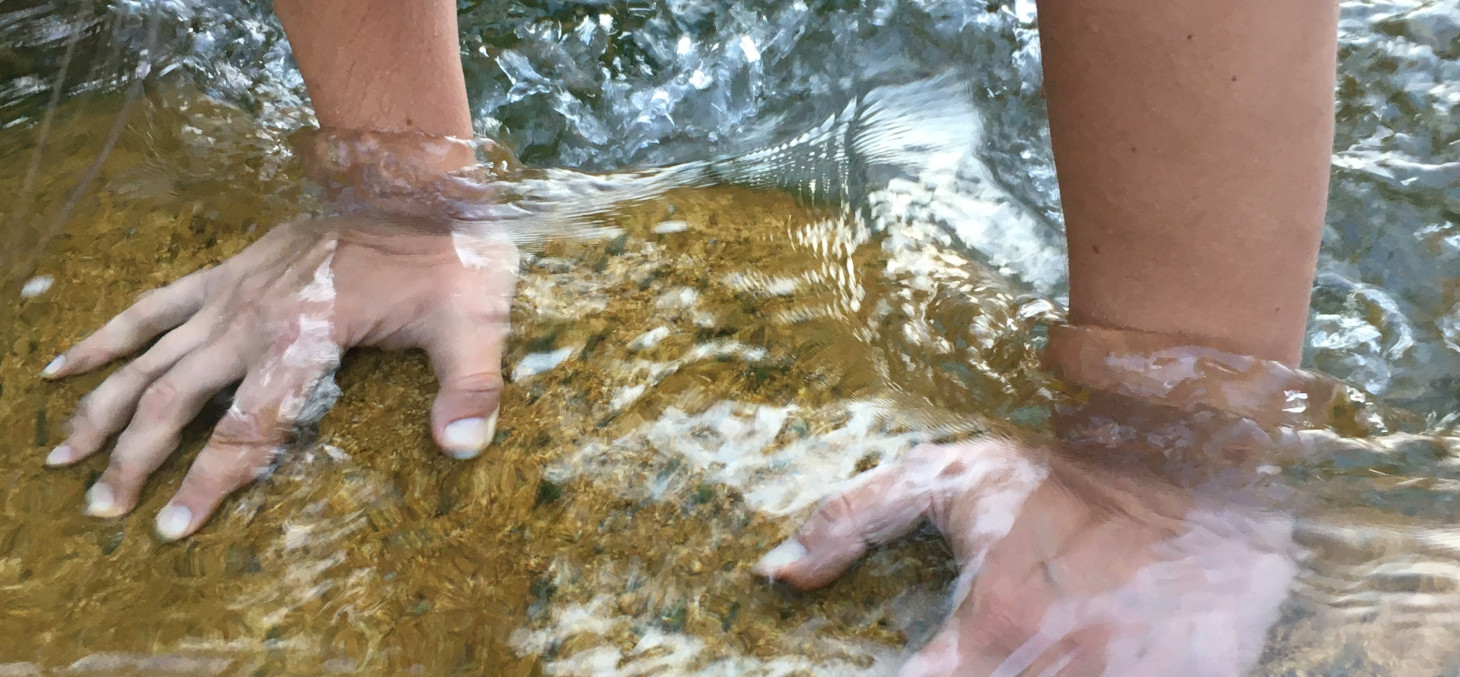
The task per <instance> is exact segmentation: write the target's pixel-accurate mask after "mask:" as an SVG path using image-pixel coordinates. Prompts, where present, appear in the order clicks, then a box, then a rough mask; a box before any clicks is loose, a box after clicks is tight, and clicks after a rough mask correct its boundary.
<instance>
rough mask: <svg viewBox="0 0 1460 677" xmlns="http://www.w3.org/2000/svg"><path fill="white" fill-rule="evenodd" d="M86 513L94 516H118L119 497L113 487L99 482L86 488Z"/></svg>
mask: <svg viewBox="0 0 1460 677" xmlns="http://www.w3.org/2000/svg"><path fill="white" fill-rule="evenodd" d="M86 514H88V515H91V516H92V517H116V516H117V515H118V512H117V499H116V496H115V495H114V494H112V488H111V487H109V486H107V485H105V484H102V483H101V482H97V483H96V484H93V485H91V488H90V489H87V490H86Z"/></svg>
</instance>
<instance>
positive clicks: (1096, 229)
mask: <svg viewBox="0 0 1460 677" xmlns="http://www.w3.org/2000/svg"><path fill="white" fill-rule="evenodd" d="M1337 15H1338V11H1337V3H1336V2H1333V0H1294V1H1292V2H1271V1H1270V0H1232V1H1230V2H1219V3H1210V2H1205V1H1204V0H1169V1H1165V2H1160V1H1156V0H1101V1H1099V2H1068V1H1067V0H1041V2H1040V3H1039V27H1040V42H1041V46H1042V50H1043V56H1044V71H1045V93H1046V96H1047V98H1048V103H1049V117H1050V128H1051V136H1052V140H1053V144H1054V150H1055V157H1056V165H1057V167H1058V170H1059V183H1060V192H1061V195H1062V200H1063V205H1064V212H1065V220H1066V229H1067V236H1068V240H1069V255H1070V320H1071V321H1072V322H1075V323H1079V324H1089V325H1096V326H1102V327H1110V328H1124V329H1137V330H1141V331H1147V332H1156V333H1162V334H1171V335H1176V336H1180V337H1184V338H1188V339H1191V340H1192V341H1193V342H1194V343H1200V344H1203V345H1208V346H1210V347H1213V348H1217V349H1220V350H1226V351H1231V352H1237V353H1244V354H1249V355H1254V356H1258V357H1263V358H1267V359H1273V360H1279V361H1282V362H1285V363H1287V364H1290V365H1291V364H1295V363H1296V362H1297V361H1298V359H1299V356H1300V354H1301V348H1302V336H1303V330H1304V325H1305V322H1306V319H1307V308H1308V299H1309V295H1310V292H1311V287H1312V278H1313V269H1314V266H1315V263H1316V260H1317V252H1318V244H1319V238H1320V235H1321V231H1322V227H1323V213H1324V206H1325V203H1326V200H1327V187H1328V169H1329V155H1330V152H1331V146H1332V139H1333V78H1334V69H1335V60H1336V56H1335V53H1336V43H1337Z"/></svg>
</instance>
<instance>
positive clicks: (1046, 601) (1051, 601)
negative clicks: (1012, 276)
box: [757, 440, 1295, 677]
mask: <svg viewBox="0 0 1460 677" xmlns="http://www.w3.org/2000/svg"><path fill="white" fill-rule="evenodd" d="M924 518H926V519H929V520H931V521H932V522H933V524H934V525H936V526H937V528H938V529H939V530H940V531H941V532H942V533H943V534H944V535H945V536H947V537H948V539H949V540H950V542H951V545H952V546H953V552H954V555H955V557H956V558H957V561H958V565H959V569H960V572H961V573H960V575H959V577H958V582H957V586H956V591H955V593H954V600H953V610H952V614H951V615H950V617H949V618H948V620H947V621H946V622H945V624H944V626H943V628H942V629H941V631H940V632H939V633H938V634H937V636H935V637H934V638H933V640H932V641H931V642H930V643H929V644H928V645H927V646H925V647H924V648H923V649H922V650H921V651H920V652H918V653H917V654H916V655H915V656H914V657H913V659H912V660H911V661H909V662H908V664H907V665H906V666H904V668H903V670H902V673H901V674H902V675H903V676H904V677H911V676H914V675H916V676H919V677H922V676H929V677H931V676H933V675H937V676H946V677H951V676H954V675H958V676H963V675H970V676H972V675H979V676H983V675H1010V676H1012V675H1100V674H1107V675H1125V676H1132V677H1135V676H1144V675H1148V676H1153V677H1154V676H1166V675H1183V676H1192V675H1213V676H1217V675H1222V676H1233V677H1235V676H1237V675H1241V674H1244V673H1245V671H1246V670H1247V669H1248V668H1249V667H1250V666H1251V665H1252V664H1253V663H1254V662H1255V661H1256V659H1257V657H1258V655H1259V652H1260V651H1261V649H1262V645H1263V638H1264V633H1265V631H1266V629H1267V627H1268V626H1269V625H1270V624H1271V623H1272V622H1273V621H1274V620H1275V615H1276V610H1277V607H1278V605H1279V604H1280V603H1281V602H1282V600H1283V598H1284V596H1285V594H1286V591H1287V587H1288V582H1289V580H1290V579H1291V578H1292V576H1293V574H1294V571H1295V569H1294V566H1293V564H1292V560H1291V559H1290V558H1289V557H1288V555H1287V552H1286V546H1287V541H1288V525H1287V523H1286V521H1285V520H1282V519H1280V518H1276V517H1268V518H1262V517H1258V516H1255V515H1241V514H1240V513H1231V512H1225V511H1223V510H1220V509H1215V508H1210V507H1206V508H1204V507H1201V506H1198V505H1194V504H1193V503H1192V501H1191V500H1190V497H1189V496H1183V495H1181V494H1180V493H1178V492H1173V491H1171V489H1170V487H1163V486H1160V485H1157V484H1154V483H1147V482H1143V481H1140V480H1129V479H1126V478H1120V477H1115V476H1107V475H1102V474H1101V473H1098V472H1093V471H1092V470H1091V469H1090V468H1080V467H1077V466H1074V465H1071V464H1068V463H1063V462H1060V461H1059V460H1056V459H1054V458H1053V457H1052V455H1051V452H1050V451H1049V450H1047V449H1040V448H1035V447H1029V446H1024V445H1020V444H1016V443H1013V442H1009V441H1005V440H983V441H978V442H970V443H965V444H955V445H945V446H933V445H925V446H920V447H918V448H916V449H914V450H913V451H912V452H911V453H910V454H909V455H908V456H907V457H906V458H904V459H902V460H901V461H899V462H898V463H896V464H893V465H891V466H889V467H885V468H880V469H878V470H874V471H872V472H869V473H867V474H865V475H863V476H861V477H859V478H857V480H856V481H855V482H854V484H853V485H852V486H851V487H850V488H848V489H847V490H845V491H843V492H841V493H838V494H835V495H833V496H832V497H830V498H828V499H827V500H826V501H824V502H823V503H822V505H821V508H820V509H819V510H818V511H817V512H816V513H815V514H814V515H812V517H811V519H810V520H808V521H807V523H806V524H805V525H804V526H802V528H801V530H800V531H799V532H798V534H797V536H796V538H795V539H794V540H791V541H787V542H786V543H783V544H782V545H780V546H779V547H777V548H776V549H775V550H773V551H772V552H771V553H768V554H767V555H766V557H765V558H764V559H763V560H762V561H761V562H760V563H759V564H758V565H757V571H758V572H759V573H762V574H764V575H766V576H769V577H771V578H775V579H780V580H785V581H787V582H789V583H791V584H792V585H795V586H796V587H798V588H816V587H820V586H823V585H826V584H828V583H830V582H831V581H832V580H833V579H835V578H836V577H837V576H838V575H839V574H840V573H841V572H842V571H843V570H844V569H845V568H846V567H847V566H848V565H849V564H851V563H852V561H853V560H855V559H857V558H858V557H860V556H861V555H862V554H863V553H864V552H866V550H867V548H868V546H869V544H878V543H883V542H886V541H888V540H890V539H892V538H895V537H897V536H900V535H902V534H904V533H906V532H908V531H909V530H911V529H912V528H914V527H916V526H917V524H918V523H919V522H921V521H922V520H923V519H924Z"/></svg>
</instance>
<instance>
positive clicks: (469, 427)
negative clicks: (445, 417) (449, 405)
mask: <svg viewBox="0 0 1460 677" xmlns="http://www.w3.org/2000/svg"><path fill="white" fill-rule="evenodd" d="M500 411H501V410H500V409H499V410H496V411H493V412H492V414H491V415H490V416H487V417H486V418H481V417H471V418H463V419H458V420H455V421H452V422H451V423H448V424H446V425H445V426H444V427H443V428H442V429H441V433H440V435H439V437H438V441H439V442H440V444H441V449H442V450H443V451H445V452H446V455H448V456H450V457H452V458H455V459H459V460H466V459H470V458H476V457H477V456H479V455H481V453H482V450H484V449H486V448H487V445H489V444H491V443H492V437H493V436H494V435H496V433H497V415H498V414H499V413H500Z"/></svg>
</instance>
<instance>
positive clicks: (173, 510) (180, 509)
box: [157, 504, 193, 541]
mask: <svg viewBox="0 0 1460 677" xmlns="http://www.w3.org/2000/svg"><path fill="white" fill-rule="evenodd" d="M192 525H193V511H191V510H188V509H187V508H186V507H184V506H181V505H177V504H172V505H169V506H167V507H166V508H163V509H162V512H159V513H157V535H158V536H159V537H161V538H162V540H164V541H175V540H177V539H179V538H182V537H183V534H186V533H187V531H188V527H190V526H192Z"/></svg>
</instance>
